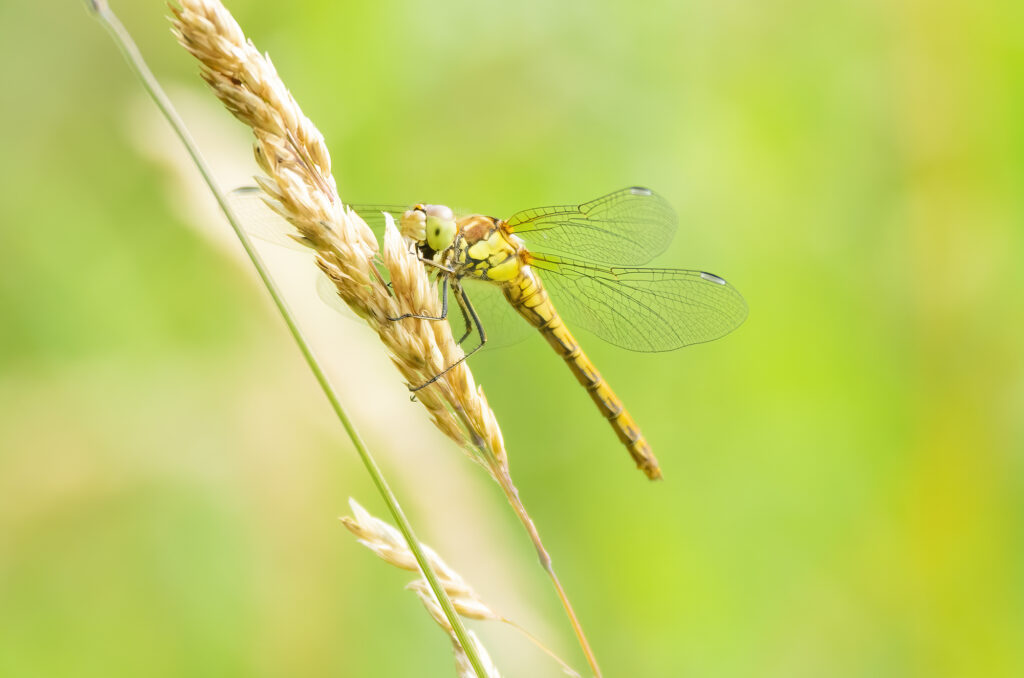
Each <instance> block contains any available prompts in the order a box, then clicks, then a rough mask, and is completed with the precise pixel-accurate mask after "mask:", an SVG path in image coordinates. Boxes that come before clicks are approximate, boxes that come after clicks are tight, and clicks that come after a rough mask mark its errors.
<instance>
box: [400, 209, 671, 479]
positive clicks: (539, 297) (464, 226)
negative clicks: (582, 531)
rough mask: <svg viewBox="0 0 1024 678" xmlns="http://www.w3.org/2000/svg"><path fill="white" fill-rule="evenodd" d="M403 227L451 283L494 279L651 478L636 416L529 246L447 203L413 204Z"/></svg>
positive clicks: (653, 464) (651, 460)
mask: <svg viewBox="0 0 1024 678" xmlns="http://www.w3.org/2000/svg"><path fill="white" fill-rule="evenodd" d="M402 231H403V233H405V234H406V235H407V236H409V237H411V238H413V239H414V240H416V241H417V242H418V243H419V247H420V252H421V255H422V256H423V257H424V258H426V259H430V260H432V261H433V262H434V263H435V264H437V265H438V266H439V267H440V268H441V269H442V270H444V271H446V272H447V275H449V276H450V277H451V281H452V284H453V285H454V286H458V281H459V280H460V279H461V278H465V277H471V278H477V279H479V280H486V281H490V282H493V283H495V284H496V285H499V286H500V287H501V289H502V292H504V294H505V298H506V299H508V301H509V303H511V304H512V306H513V307H514V308H515V309H516V311H518V312H519V314H520V315H521V316H523V318H525V319H526V321H527V322H529V323H530V324H531V325H533V326H534V327H536V328H537V329H539V330H540V331H541V333H542V334H543V335H544V338H545V339H546V340H547V342H548V343H549V344H550V345H551V346H552V348H554V349H555V351H556V352H557V353H558V354H559V355H560V356H561V357H562V358H563V359H564V360H565V362H566V363H567V364H568V365H569V369H570V370H572V373H573V374H575V375H576V379H577V380H578V381H579V382H580V384H581V385H582V386H583V387H584V388H586V389H587V392H588V393H590V397H591V398H592V399H593V401H594V403H595V404H596V405H597V407H598V409H599V410H601V414H603V415H604V416H605V418H606V419H608V422H609V423H610V424H611V425H612V428H614V429H615V432H616V434H617V435H618V437H619V440H620V441H622V443H623V444H624V445H625V446H626V449H627V450H629V453H630V455H632V457H633V460H634V461H635V462H636V465H637V467H638V468H640V469H641V470H643V472H644V473H645V474H647V477H648V478H651V479H652V480H653V479H657V478H660V477H661V470H660V469H659V468H658V460H657V459H656V458H655V457H654V453H653V452H652V451H651V447H650V445H649V444H648V443H647V440H646V439H645V438H644V436H643V434H642V433H640V429H639V428H638V427H637V425H636V422H634V421H633V418H632V417H631V416H630V415H629V413H628V412H627V411H626V408H625V407H624V406H623V404H622V401H621V400H619V398H618V396H616V395H615V392H614V391H612V389H611V387H609V386H608V383H607V382H606V381H605V380H604V378H603V377H602V376H601V373H600V372H598V371H597V369H596V368H595V367H594V364H593V363H592V362H591V361H590V359H589V358H588V357H587V355H586V354H585V353H584V352H583V349H582V348H580V345H579V343H578V342H577V341H576V338H575V337H574V336H573V335H572V333H571V332H570V331H569V329H568V328H567V327H566V326H565V323H563V322H562V318H561V316H560V315H559V313H558V311H557V310H556V309H555V306H554V304H552V303H551V299H550V298H549V297H548V293H547V290H545V289H544V285H543V283H542V282H541V280H540V278H539V277H538V276H537V274H536V273H535V272H534V270H533V269H532V268H531V267H530V253H529V251H527V249H526V247H525V246H524V245H523V243H522V241H521V240H520V239H519V238H517V237H516V236H515V235H514V234H513V232H512V229H511V228H509V227H508V225H507V224H506V223H505V222H504V221H502V220H501V219H495V218H493V217H487V216H483V215H473V216H468V217H464V218H461V219H455V218H454V216H453V215H452V212H451V210H450V209H448V208H447V207H443V206H439V205H417V206H416V208H415V209H413V210H409V211H408V212H406V213H405V215H404V216H403V217H402Z"/></svg>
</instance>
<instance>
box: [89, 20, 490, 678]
mask: <svg viewBox="0 0 1024 678" xmlns="http://www.w3.org/2000/svg"><path fill="white" fill-rule="evenodd" d="M86 5H87V7H88V8H89V10H90V11H91V12H92V13H93V14H94V15H95V16H96V17H97V18H98V19H99V21H100V23H101V24H102V25H103V27H104V28H105V29H106V30H107V31H108V32H109V33H110V35H111V37H112V38H113V40H114V42H115V43H116V44H117V46H118V47H119V48H120V49H121V51H122V52H123V53H124V55H125V57H126V59H127V60H128V63H129V65H130V66H131V67H132V69H133V70H134V71H135V73H136V75H138V76H139V79H140V80H141V81H142V84H143V86H144V87H145V89H146V91H147V92H148V93H149V95H150V97H152V99H153V101H154V103H155V104H156V105H157V107H158V108H159V109H160V111H161V112H162V113H163V114H164V117H165V118H166V119H167V121H168V122H169V123H170V124H171V127H172V128H173V129H174V131H175V133H176V134H177V136H178V138H179V139H180V140H181V142H182V143H183V144H184V146H185V149H186V150H187V151H188V154H189V156H190V157H191V158H192V161H193V162H194V163H195V165H196V168H197V169H198V170H199V172H200V174H202V176H203V179H204V180H205V181H206V184H207V185H208V186H209V188H210V191H211V192H212V193H213V195H214V197H215V198H216V199H217V202H218V204H219V205H220V207H221V209H222V210H223V212H224V215H225V216H226V217H227V219H228V222H229V223H230V224H231V228H232V229H233V230H234V232H235V235H236V236H237V237H238V240H239V241H240V242H241V244H242V247H243V248H244V249H245V252H246V254H247V255H248V256H249V259H250V261H252V264H253V266H254V267H255V268H256V271H257V273H258V274H259V276H260V279H261V280H262V281H263V284H264V286H265V287H266V288H267V291H268V292H269V293H270V296H271V298H272V299H273V301H274V305H275V306H276V307H277V310H278V311H279V312H280V314H281V317H282V318H284V321H285V324H286V325H287V326H288V330H289V331H290V332H291V334H292V336H293V337H294V339H295V341H296V343H297V344H298V346H299V350H300V351H301V352H302V355H303V357H304V358H305V359H306V362H307V364H308V365H309V368H310V370H312V371H313V374H314V376H315V377H316V380H317V382H319V384H320V387H321V388H322V389H323V391H324V394H325V395H326V396H327V399H328V401H330V403H331V407H332V408H333V409H334V411H335V414H337V416H338V419H339V421H341V424H342V426H344V428H345V431H346V432H347V433H348V436H349V438H350V439H351V440H352V444H353V445H354V446H355V448H356V451H357V452H358V454H359V456H360V458H361V459H362V461H363V465H364V466H365V467H366V470H367V472H368V473H369V474H370V476H371V478H372V479H373V482H374V484H375V485H376V486H377V490H378V491H379V492H380V495H381V497H382V498H383V499H384V502H385V504H387V506H388V509H389V510H390V511H391V515H392V516H393V517H394V519H395V522H396V524H397V525H398V528H399V530H400V531H401V532H402V535H403V537H404V538H405V541H406V543H407V544H408V546H409V549H410V550H411V551H412V554H413V556H414V558H415V560H416V563H417V565H418V566H419V568H420V570H421V571H422V573H423V576H424V578H425V579H426V581H427V583H428V584H429V586H430V590H431V591H432V592H433V594H434V596H435V598H436V600H437V602H438V603H439V605H440V607H441V611H442V612H443V614H444V618H445V620H446V621H447V622H448V624H450V627H451V629H452V633H453V634H454V636H455V638H456V639H457V640H458V642H459V644H460V645H461V646H462V649H463V651H464V652H465V654H466V659H467V660H468V661H469V663H470V665H471V666H472V668H473V671H474V672H475V673H476V675H477V676H478V678H487V677H488V675H491V674H490V673H489V671H488V670H487V665H486V664H485V663H484V662H482V661H481V659H480V656H479V655H478V653H477V651H476V648H477V644H476V643H474V642H473V638H472V637H471V636H470V635H469V633H468V631H467V630H466V627H465V625H464V624H463V622H462V619H461V617H460V616H459V615H458V614H457V613H456V612H455V608H454V607H453V605H452V602H451V600H450V598H449V597H448V594H447V592H446V591H445V589H444V587H443V586H442V585H441V583H440V582H439V580H438V577H437V574H436V573H435V572H434V570H433V569H432V567H431V565H430V563H429V561H428V559H427V557H426V555H425V554H424V552H423V549H422V547H421V544H420V541H419V539H417V538H416V536H415V534H414V533H413V530H412V526H411V525H410V523H409V520H408V518H407V517H406V516H405V513H404V512H403V511H402V508H401V506H400V505H399V503H398V499H397V497H395V495H394V493H393V492H392V490H391V488H390V486H389V485H388V483H387V481H386V480H385V478H384V475H383V473H382V472H381V470H380V467H379V466H378V465H377V462H376V461H375V460H374V458H373V456H372V455H371V454H370V451H369V450H368V449H367V448H366V446H365V444H364V443H363V441H362V439H361V438H360V436H359V433H358V432H357V431H356V429H355V426H354V425H353V424H352V421H351V420H350V419H349V417H348V414H347V413H346V412H345V410H344V408H343V407H342V405H341V402H340V401H339V399H338V395H337V393H336V392H335V391H334V388H333V387H332V386H331V384H330V382H329V381H328V379H327V376H326V374H325V373H324V371H323V369H322V368H321V366H320V364H319V362H318V361H317V359H316V357H315V356H314V355H313V352H312V349H311V348H310V346H309V343H308V342H307V341H306V339H305V337H304V336H303V335H302V332H301V330H300V329H299V327H298V324H297V322H296V320H295V317H294V316H293V314H292V312H291V310H290V309H289V308H288V306H287V305H286V303H285V301H284V298H283V296H282V295H281V292H280V290H279V289H278V287H277V285H276V284H275V283H274V281H273V279H272V278H271V277H270V273H269V271H268V270H267V268H266V266H265V265H264V263H263V261H262V260H261V259H260V257H259V255H258V253H257V252H256V250H255V248H254V247H253V245H252V242H251V241H250V240H249V237H248V235H247V234H246V233H245V231H244V229H242V227H241V225H240V224H239V222H238V219H237V218H236V216H235V214H234V213H233V212H232V210H231V208H230V207H229V206H228V203H227V201H226V199H225V197H224V194H223V193H222V192H221V190H220V189H219V188H218V186H217V185H216V182H215V181H214V179H213V176H212V174H211V172H210V169H209V167H207V165H206V162H205V160H204V159H203V158H202V155H201V154H200V152H199V149H198V147H197V146H196V144H195V141H193V139H192V137H191V135H190V134H189V133H188V130H187V129H186V127H185V124H184V122H183V121H182V119H181V117H180V116H179V115H178V113H177V112H176V111H175V109H174V106H173V105H172V104H171V101H170V99H169V98H168V97H167V95H166V94H165V93H164V91H163V89H162V88H161V87H160V84H159V83H158V82H157V80H156V77H155V76H154V75H153V72H152V71H151V70H150V69H149V67H148V66H147V65H146V63H145V60H144V59H143V57H142V54H141V53H140V52H139V49H138V47H137V46H136V44H135V42H134V41H133V40H132V38H131V36H130V34H129V33H128V31H127V29H125V27H124V25H123V24H121V22H120V20H119V19H118V18H117V16H116V15H115V14H114V13H113V11H112V10H111V9H110V7H109V5H108V4H107V3H106V2H105V1H104V0H86Z"/></svg>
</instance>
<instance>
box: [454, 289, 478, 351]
mask: <svg viewBox="0 0 1024 678" xmlns="http://www.w3.org/2000/svg"><path fill="white" fill-rule="evenodd" d="M455 301H457V302H458V304H459V310H460V311H462V319H463V320H465V321H466V333H465V334H463V335H462V337H461V338H460V339H459V341H458V344H459V346H462V342H464V341H465V340H466V339H468V338H469V335H470V334H472V333H473V319H474V318H476V314H475V313H473V312H472V311H471V310H470V309H469V308H467V305H468V303H469V302H468V301H467V299H466V295H465V294H464V293H463V290H462V286H461V285H460V286H459V289H458V290H456V291H455ZM476 320H477V324H478V325H479V322H480V319H479V318H476Z"/></svg>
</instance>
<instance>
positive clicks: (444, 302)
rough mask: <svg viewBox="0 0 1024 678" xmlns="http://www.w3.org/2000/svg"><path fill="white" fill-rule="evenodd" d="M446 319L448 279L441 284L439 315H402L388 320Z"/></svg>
mask: <svg viewBox="0 0 1024 678" xmlns="http://www.w3.org/2000/svg"><path fill="white" fill-rule="evenodd" d="M447 317H448V278H447V277H446V278H445V279H444V282H442V283H441V315H419V314H418V313H403V314H402V315H400V316H398V317H397V318H388V320H393V321H394V320H405V319H406V318H417V319H419V320H444V319H445V318H447Z"/></svg>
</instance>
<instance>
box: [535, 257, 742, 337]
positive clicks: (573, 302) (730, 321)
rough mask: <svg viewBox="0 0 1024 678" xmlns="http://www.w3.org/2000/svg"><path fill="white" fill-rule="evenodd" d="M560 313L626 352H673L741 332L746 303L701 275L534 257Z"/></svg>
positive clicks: (713, 278)
mask: <svg viewBox="0 0 1024 678" xmlns="http://www.w3.org/2000/svg"><path fill="white" fill-rule="evenodd" d="M532 265H533V266H534V268H536V269H538V270H540V271H541V277H542V278H543V280H544V284H545V287H546V288H547V289H548V292H549V294H550V295H551V298H552V300H553V301H554V303H555V306H556V307H557V308H558V310H559V312H560V313H561V314H562V315H563V316H564V317H565V318H566V319H567V320H568V321H569V322H570V323H571V325H570V327H571V326H572V325H578V326H580V327H583V328H584V329H586V330H589V331H590V332H593V333H594V334H596V335H597V336H599V337H601V338H602V339H604V340H605V341H607V342H609V343H612V344H615V345H616V346H621V347H622V348H626V349H629V350H631V351H644V352H657V351H671V350H674V349H677V348H681V347H683V346H689V345H691V344H699V343H702V342H705V341H712V340H714V339H718V338H719V337H722V336H724V335H726V334H728V333H729V332H731V331H733V330H734V329H736V328H737V327H739V326H740V325H741V324H742V323H743V321H744V320H745V319H746V317H747V304H746V302H745V301H744V300H743V297H742V296H741V295H740V293H739V292H737V291H736V288H735V287H733V286H732V285H730V284H729V283H727V282H726V281H725V280H723V279H722V278H719V277H718V276H716V275H713V274H711V273H707V272H704V271H687V270H683V269H676V268H630V267H601V266H594V265H591V264H586V263H583V262H579V261H573V260H570V259H563V258H560V257H555V256H549V255H544V256H537V257H535V258H534V260H533V262H532Z"/></svg>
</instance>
